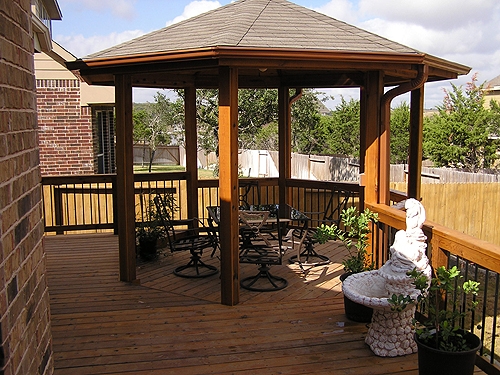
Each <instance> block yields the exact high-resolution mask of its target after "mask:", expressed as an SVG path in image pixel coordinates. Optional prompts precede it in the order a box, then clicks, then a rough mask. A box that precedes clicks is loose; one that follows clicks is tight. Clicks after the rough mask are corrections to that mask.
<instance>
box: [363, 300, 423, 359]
mask: <svg viewBox="0 0 500 375" xmlns="http://www.w3.org/2000/svg"><path fill="white" fill-rule="evenodd" d="M414 315H415V306H408V307H407V308H406V309H405V310H403V311H401V312H394V311H386V310H379V309H374V310H373V317H372V323H371V325H370V328H369V329H368V335H367V336H366V338H365V342H366V343H367V344H368V345H369V346H370V349H371V350H372V352H373V353H375V354H376V355H378V356H380V357H397V356H402V355H407V354H412V353H416V352H417V344H416V343H415V340H414V338H413V337H414V334H415V329H414V328H413V322H412V321H413V317H414Z"/></svg>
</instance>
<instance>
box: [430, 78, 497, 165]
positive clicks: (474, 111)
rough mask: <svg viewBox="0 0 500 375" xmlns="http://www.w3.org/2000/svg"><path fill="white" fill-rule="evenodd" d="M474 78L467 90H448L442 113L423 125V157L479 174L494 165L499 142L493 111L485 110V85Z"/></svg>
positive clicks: (435, 162) (440, 107) (440, 110)
mask: <svg viewBox="0 0 500 375" xmlns="http://www.w3.org/2000/svg"><path fill="white" fill-rule="evenodd" d="M476 81H477V78H476V76H474V77H473V78H472V81H471V82H469V83H468V84H467V86H466V88H465V90H464V89H463V88H462V86H460V87H459V86H456V85H453V84H452V90H451V91H447V90H445V93H446V95H445V98H444V100H443V104H442V105H441V106H438V107H437V108H438V110H439V113H438V114H436V115H434V116H432V117H430V118H427V119H426V121H425V122H424V144H423V148H424V154H425V155H426V156H427V157H429V158H430V159H431V160H432V161H433V162H434V164H435V165H436V166H439V167H452V168H460V169H463V170H466V171H471V172H476V171H478V170H480V169H483V168H489V167H491V166H493V165H494V161H495V160H496V159H497V154H496V152H497V149H498V140H492V139H491V137H490V136H491V135H493V134H495V132H496V131H497V129H495V121H494V118H495V116H494V111H491V110H489V109H487V108H485V106H484V97H483V92H484V91H483V85H480V86H477V85H476Z"/></svg>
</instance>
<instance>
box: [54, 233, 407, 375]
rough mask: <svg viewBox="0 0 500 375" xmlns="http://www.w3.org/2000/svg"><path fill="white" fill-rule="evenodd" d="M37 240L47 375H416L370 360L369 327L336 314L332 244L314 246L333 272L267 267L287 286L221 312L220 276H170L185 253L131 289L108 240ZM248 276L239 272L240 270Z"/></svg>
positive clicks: (338, 255) (337, 254)
mask: <svg viewBox="0 0 500 375" xmlns="http://www.w3.org/2000/svg"><path fill="white" fill-rule="evenodd" d="M44 241H45V249H46V253H47V280H48V285H49V293H50V307H51V316H52V332H53V349H54V358H55V368H56V371H55V374H56V375H61V374H71V375H82V374H92V375H98V374H134V375H141V374H150V375H151V374H153V375H154V374H162V375H163V374H179V373H182V374H184V375H189V374H416V373H417V357H416V355H410V356H406V357H396V358H380V357H377V356H375V355H374V354H373V353H372V352H371V351H370V349H369V348H368V346H367V345H366V344H365V343H364V337H365V334H366V332H367V328H366V326H365V325H364V324H360V323H354V322H350V321H349V320H347V319H346V318H345V316H344V311H343V300H342V294H341V287H340V282H339V280H338V277H339V275H340V274H341V272H342V267H341V265H340V261H341V259H342V258H343V256H344V255H345V249H343V248H342V247H341V246H339V245H338V244H336V243H329V244H327V245H326V246H324V248H323V249H319V248H318V251H319V252H321V253H322V254H326V255H328V256H330V258H331V259H332V260H333V263H332V264H331V265H329V266H322V267H318V268H316V269H313V270H311V271H310V272H309V273H308V275H307V277H304V276H303V274H302V273H301V271H300V270H299V269H298V267H295V266H293V265H289V264H286V265H283V266H274V267H273V272H275V273H276V274H277V275H280V276H282V277H285V278H287V280H288V282H289V286H288V287H287V288H286V289H284V290H281V291H278V292H272V293H256V292H250V291H246V290H243V289H242V290H241V298H240V300H241V303H240V304H239V305H238V306H234V307H228V306H223V305H221V304H220V303H219V301H220V280H219V278H218V276H212V277H210V278H206V279H195V280H193V279H184V278H179V277H176V276H174V275H172V269H173V268H174V267H175V266H177V265H179V264H183V263H185V262H187V254H186V255H184V254H179V253H176V254H174V255H172V254H166V256H164V257H162V258H161V259H160V260H159V261H158V262H155V263H141V264H139V266H138V272H137V275H138V278H139V279H140V281H141V285H134V284H129V283H123V282H119V281H118V240H117V237H116V236H113V235H67V236H47V237H45V239H44ZM210 261H212V262H217V259H215V258H214V259H212V260H210ZM255 269H256V268H255V265H242V267H241V274H242V275H247V274H251V273H254V272H255Z"/></svg>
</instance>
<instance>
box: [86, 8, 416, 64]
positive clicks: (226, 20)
mask: <svg viewBox="0 0 500 375" xmlns="http://www.w3.org/2000/svg"><path fill="white" fill-rule="evenodd" d="M219 46H230V47H246V48H249V47H252V48H274V49H276V48H287V49H301V50H315V49H320V50H329V51H332V50H333V51H352V52H384V53H410V54H414V53H419V52H418V51H416V50H414V49H412V48H409V47H406V46H404V45H401V44H399V43H395V42H392V41H390V40H388V39H385V38H382V37H380V36H378V35H375V34H373V33H370V32H367V31H364V30H362V29H359V28H357V27H354V26H351V25H349V24H347V23H345V22H342V21H338V20H336V19H334V18H331V17H328V16H326V15H324V14H321V13H318V12H315V11H313V10H310V9H307V8H304V7H302V6H299V5H296V4H293V3H291V2H289V1H286V0H239V1H236V2H234V3H231V4H228V5H226V6H223V7H221V8H218V9H215V10H213V11H210V12H207V13H204V14H201V15H199V16H197V17H193V18H190V19H187V20H185V21H183V22H180V23H177V24H173V25H171V26H168V27H165V28H163V29H160V30H157V31H154V32H151V33H149V34H146V35H143V36H141V37H138V38H136V39H133V40H131V41H128V42H125V43H122V44H120V45H117V46H114V47H111V48H108V49H106V50H104V51H101V52H98V53H94V54H92V55H89V56H87V57H86V58H84V60H86V59H95V58H108V57H117V56H130V55H143V54H155V53H159V52H169V51H179V50H190V49H198V48H207V47H219Z"/></svg>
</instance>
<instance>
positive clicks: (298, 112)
mask: <svg viewBox="0 0 500 375" xmlns="http://www.w3.org/2000/svg"><path fill="white" fill-rule="evenodd" d="M320 104H321V103H320V100H319V98H318V93H317V92H315V91H313V90H307V89H304V90H303V91H302V96H301V97H300V99H299V100H297V101H296V102H295V103H294V104H293V106H292V150H293V151H295V152H299V153H303V154H317V153H321V152H322V151H323V150H324V142H323V140H324V134H323V132H322V130H321V128H320V118H321V116H320V113H319V108H320Z"/></svg>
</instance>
